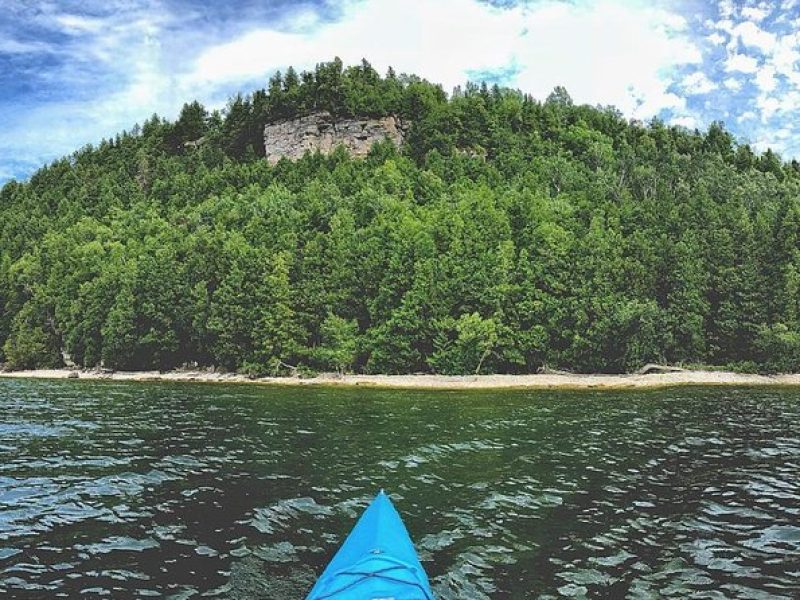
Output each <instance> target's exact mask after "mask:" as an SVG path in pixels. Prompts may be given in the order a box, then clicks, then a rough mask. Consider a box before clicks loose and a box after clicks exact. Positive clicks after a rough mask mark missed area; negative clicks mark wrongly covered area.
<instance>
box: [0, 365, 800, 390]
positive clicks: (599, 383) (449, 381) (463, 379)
mask: <svg viewBox="0 0 800 600" xmlns="http://www.w3.org/2000/svg"><path fill="white" fill-rule="evenodd" d="M76 374H77V375H76ZM0 377H6V378H37V379H69V378H73V379H74V378H78V379H88V380H112V381H166V382H205V383H251V384H268V385H291V386H302V385H312V386H313V385H336V386H351V387H355V386H359V387H380V388H415V389H445V390H446V389H452V390H457V389H503V388H528V389H624V388H637V389H638V388H657V387H667V386H677V385H800V374H791V375H771V376H767V375H748V374H740V373H731V372H727V371H678V372H673V373H656V374H648V375H635V374H631V375H571V374H552V375H551V374H546V375H544V374H543V375H462V376H444V375H343V376H338V375H335V374H323V375H319V376H316V377H310V378H306V379H301V378H298V377H259V378H256V379H251V378H250V377H247V376H245V375H238V374H234V373H209V372H206V371H168V372H163V373H162V372H159V371H114V372H101V371H96V370H85V371H76V370H70V369H36V370H29V371H9V372H2V373H0Z"/></svg>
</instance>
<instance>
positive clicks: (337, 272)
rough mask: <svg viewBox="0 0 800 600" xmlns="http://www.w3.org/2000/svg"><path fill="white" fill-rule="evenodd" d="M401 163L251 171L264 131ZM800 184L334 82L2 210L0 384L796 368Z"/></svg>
mask: <svg viewBox="0 0 800 600" xmlns="http://www.w3.org/2000/svg"><path fill="white" fill-rule="evenodd" d="M317 110H328V111H330V112H332V113H334V114H336V115H342V116H347V115H385V114H396V115H399V116H400V117H401V118H402V119H403V121H404V122H405V123H407V124H408V127H409V128H408V131H407V135H406V143H405V144H403V147H401V148H396V147H394V146H393V145H392V144H391V143H390V142H384V143H380V144H376V145H375V146H374V147H373V149H372V151H371V152H370V154H369V156H368V157H367V158H365V159H363V160H358V159H352V158H350V157H349V156H348V155H347V153H346V152H345V151H344V150H343V149H341V148H340V149H339V150H337V151H336V152H334V153H332V154H331V155H329V156H321V155H320V154H319V153H317V154H310V153H309V154H306V156H305V157H304V158H303V159H302V160H299V161H297V162H289V161H287V160H285V159H283V160H281V161H280V162H279V163H278V164H277V165H275V166H270V165H269V164H268V163H267V161H266V160H264V159H263V154H264V149H263V144H262V139H261V137H262V131H263V126H264V124H265V123H266V122H269V121H272V120H275V119H280V118H285V117H289V116H293V115H298V114H305V113H308V112H312V111H317ZM799 192H800V166H798V164H797V163H796V162H794V161H792V162H791V163H784V162H782V161H781V159H780V158H779V157H778V156H777V155H776V154H775V153H773V152H771V151H767V152H766V153H763V154H758V153H754V152H753V151H752V150H751V148H750V147H749V146H748V145H746V144H740V143H737V142H736V141H735V140H734V139H733V138H732V136H731V135H730V134H729V133H727V132H726V131H725V129H724V128H723V127H722V126H721V125H720V124H714V125H712V126H711V127H710V128H709V129H708V130H707V131H705V132H698V131H688V130H686V129H684V128H680V127H672V126H667V125H665V124H664V123H662V122H659V121H657V120H654V121H652V122H650V123H647V124H642V123H639V122H631V121H629V120H627V119H625V118H623V116H622V115H621V114H620V113H619V112H618V111H617V110H615V109H613V108H597V107H590V106H577V105H574V104H573V103H572V101H571V99H570V97H569V95H568V94H567V92H566V91H565V90H563V89H560V88H557V89H556V90H554V92H553V93H552V94H551V95H550V97H548V98H547V99H546V100H544V101H538V100H536V99H534V98H531V97H530V96H528V95H525V94H523V93H521V92H519V91H514V90H510V89H503V88H499V87H497V86H494V87H488V86H486V85H473V84H469V85H466V86H465V87H464V88H463V89H456V90H454V91H453V93H452V94H451V95H450V96H448V95H447V94H446V93H445V92H444V91H443V90H442V89H441V87H440V86H437V85H435V84H432V83H429V82H427V81H425V80H422V79H420V78H418V77H414V76H406V75H402V76H400V75H396V74H395V73H394V72H392V71H389V73H388V74H387V75H386V76H385V77H381V76H380V75H379V74H378V73H377V72H376V71H375V70H374V69H373V68H372V67H371V66H370V65H369V64H368V63H366V62H364V63H363V64H361V65H358V66H351V67H346V68H344V67H343V65H342V63H341V62H340V61H339V60H338V59H337V60H335V61H333V62H330V63H325V64H320V65H318V66H317V68H316V69H315V70H314V71H313V72H304V73H300V74H298V73H297V72H296V71H294V70H292V69H289V70H288V71H287V72H286V73H285V74H283V75H281V74H277V75H275V76H274V77H272V78H271V79H270V81H269V82H268V85H267V87H266V89H264V90H258V91H256V92H254V93H253V94H252V95H249V96H246V97H243V96H236V97H235V98H233V99H232V100H231V101H230V102H229V104H228V106H227V108H226V109H225V110H224V111H221V112H219V111H214V112H208V111H207V110H206V109H204V107H203V106H201V105H200V104H199V103H197V102H193V103H191V104H186V105H185V106H184V108H183V110H182V111H181V113H180V116H179V118H178V119H177V120H176V121H175V122H169V121H166V120H163V119H161V118H158V117H156V116H154V117H152V118H151V119H149V120H148V121H147V122H146V123H144V124H143V125H142V126H141V127H138V126H137V127H135V128H134V129H133V130H132V131H129V132H125V133H122V134H120V135H118V136H117V137H115V138H114V139H112V140H105V141H103V142H101V143H100V144H99V145H97V146H90V147H86V148H83V149H82V150H80V151H78V152H76V153H75V154H73V155H72V156H70V157H67V158H63V159H61V160H58V161H56V162H55V163H53V164H51V165H49V166H47V167H44V168H42V169H40V170H39V171H38V172H36V173H35V174H34V175H33V176H32V177H31V178H30V180H29V181H27V182H24V183H19V182H10V183H8V184H6V185H5V186H4V187H3V188H2V191H1V192H0V228H2V239H1V240H0V282H1V283H0V305H1V306H2V307H3V313H2V316H1V317H0V345H2V356H0V360H2V361H4V362H5V363H6V365H7V366H9V367H12V368H24V367H49V366H59V365H62V364H63V361H64V356H65V355H66V356H68V357H69V358H70V359H71V361H74V363H76V364H78V365H82V366H86V367H90V366H99V365H103V366H105V367H107V368H115V369H152V368H158V369H167V368H172V367H176V366H180V365H183V364H186V363H190V364H194V363H197V364H199V365H204V366H211V365H213V366H217V367H220V368H225V369H229V370H237V371H242V372H247V373H252V374H272V373H275V374H280V373H287V372H289V371H290V370H292V367H299V368H301V369H308V370H342V371H355V372H370V373H407V372H417V371H424V372H437V373H474V372H513V373H518V372H535V371H536V370H537V369H539V368H540V367H542V366H547V367H551V368H566V369H571V370H575V371H601V372H620V371H628V370H631V369H634V368H636V367H638V366H640V365H641V364H643V363H645V362H651V361H659V362H669V363H684V364H698V363H703V364H714V365H726V366H733V367H734V368H738V369H746V370H765V371H792V370H797V368H798V364H799V361H800V193H799Z"/></svg>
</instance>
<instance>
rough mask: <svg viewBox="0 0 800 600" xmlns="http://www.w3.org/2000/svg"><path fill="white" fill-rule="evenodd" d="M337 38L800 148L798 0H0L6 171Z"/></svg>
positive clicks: (411, 65) (0, 176) (385, 54)
mask: <svg viewBox="0 0 800 600" xmlns="http://www.w3.org/2000/svg"><path fill="white" fill-rule="evenodd" d="M335 56H339V57H340V58H341V59H342V60H343V61H344V63H345V64H354V63H358V62H360V61H361V59H362V58H366V59H367V60H368V61H369V62H370V63H372V65H373V66H374V67H375V68H376V69H378V70H379V71H381V72H385V71H386V69H387V68H388V67H389V66H390V65H391V66H393V67H394V69H395V70H396V71H397V72H399V73H403V72H404V73H414V74H417V75H421V76H423V77H425V78H427V79H429V80H431V81H434V82H437V83H441V84H442V85H443V86H444V88H445V90H447V91H450V90H452V88H453V87H454V86H456V85H459V84H464V83H465V82H466V81H468V80H471V81H480V80H486V81H488V82H490V83H494V82H497V83H499V84H501V85H507V86H511V87H515V88H519V89H521V90H523V91H525V92H528V93H531V94H532V95H533V96H534V97H537V98H540V99H544V98H546V96H547V95H548V94H549V93H550V91H551V90H552V89H553V88H554V87H555V86H558V85H563V86H564V87H566V89H567V90H568V91H569V93H570V95H571V96H572V98H573V100H575V102H577V103H587V104H592V105H604V106H605V105H613V106H616V107H617V108H619V109H620V110H621V111H622V113H623V114H624V115H626V116H627V117H629V118H635V119H640V120H647V119H650V118H652V117H659V118H661V119H663V120H664V121H666V122H668V123H672V124H676V125H681V126H684V127H687V128H690V129H694V128H700V129H703V128H705V127H707V126H708V125H709V124H710V123H711V122H713V121H723V122H724V123H725V125H726V127H727V128H728V129H729V130H730V131H732V132H733V133H734V135H735V136H736V137H737V139H739V140H740V141H742V142H747V143H750V144H752V145H753V146H754V147H755V148H756V149H758V150H760V151H763V150H766V149H767V148H768V147H771V148H773V149H774V150H776V151H778V152H779V153H780V154H781V155H782V156H783V157H784V158H800V0H772V1H750V0H649V1H647V0H642V1H640V0H307V1H303V0H301V1H293V0H243V1H235V0H230V1H226V2H205V1H202V2H201V1H196V0H195V1H192V0H141V1H135V0H79V1H76V0H62V1H55V0H2V2H0V183H2V182H4V181H7V180H9V179H11V178H16V179H25V178H26V177H28V176H29V175H30V174H31V173H32V172H33V171H35V170H36V169H37V168H38V167H40V166H41V165H43V164H45V163H47V162H50V161H52V160H54V159H56V158H59V157H61V156H64V155H67V154H70V153H72V152H73V151H75V150H77V149H78V148H80V147H82V146H84V145H85V144H88V143H97V142H99V141H100V140H101V139H102V138H104V137H112V136H113V135H114V134H116V133H118V132H120V131H122V130H129V129H131V128H132V126H133V125H134V124H135V123H141V122H143V121H144V120H145V119H147V118H148V117H149V116H151V115H152V114H153V113H158V114H159V115H162V116H165V117H168V118H174V117H175V116H176V115H177V114H178V112H179V110H180V108H181V106H182V105H183V103H184V102H187V101H191V100H194V99H198V100H200V101H201V102H203V103H204V104H205V105H206V106H207V107H209V108H223V107H224V106H225V103H226V101H227V99H228V98H230V97H231V96H232V95H234V94H235V93H237V92H240V91H241V92H245V93H246V92H250V91H252V90H254V89H257V88H261V87H264V85H265V84H266V81H267V80H268V78H269V76H270V75H271V74H272V73H274V72H275V71H276V70H285V69H286V67H287V66H289V65H293V66H295V68H297V69H298V70H302V69H303V68H313V66H314V65H315V64H316V63H317V62H321V61H327V60H331V59H332V58H333V57H335Z"/></svg>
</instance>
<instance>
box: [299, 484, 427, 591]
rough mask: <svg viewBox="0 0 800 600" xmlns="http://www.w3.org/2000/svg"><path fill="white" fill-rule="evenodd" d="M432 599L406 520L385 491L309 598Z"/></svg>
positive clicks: (345, 542)
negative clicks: (405, 523) (404, 521)
mask: <svg viewBox="0 0 800 600" xmlns="http://www.w3.org/2000/svg"><path fill="white" fill-rule="evenodd" d="M326 599H331V600H356V599H358V600H433V593H432V592H431V588H430V584H429V582H428V576H427V575H426V574H425V570H424V569H423V568H422V565H421V564H420V562H419V558H418V557H417V552H416V550H415V549H414V544H413V543H412V541H411V538H410V537H409V535H408V531H407V530H406V527H405V525H403V521H402V519H401V518H400V515H399V514H398V513H397V510H396V509H395V508H394V506H393V505H392V502H391V500H389V497H388V496H387V495H386V493H385V492H384V491H383V490H381V491H380V492H379V493H378V495H377V496H376V497H375V499H374V500H373V501H372V503H371V504H370V505H369V506H368V507H367V509H366V510H365V511H364V513H363V514H362V515H361V517H360V518H359V520H358V522H357V523H356V524H355V526H354V527H353V530H352V531H351V532H350V534H349V535H348V536H347V539H345V541H344V543H343V544H342V546H341V547H340V548H339V550H338V551H337V552H336V554H335V555H334V557H333V559H332V560H331V562H330V563H329V564H328V566H327V567H326V568H325V570H324V571H323V573H322V575H321V576H320V578H319V579H318V580H317V583H316V584H315V585H314V587H313V588H312V589H311V592H310V593H309V595H308V596H307V598H306V600H326Z"/></svg>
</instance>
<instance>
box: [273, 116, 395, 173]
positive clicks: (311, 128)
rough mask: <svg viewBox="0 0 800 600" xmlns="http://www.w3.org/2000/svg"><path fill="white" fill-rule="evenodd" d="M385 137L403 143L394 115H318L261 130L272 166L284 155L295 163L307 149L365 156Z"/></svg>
mask: <svg viewBox="0 0 800 600" xmlns="http://www.w3.org/2000/svg"><path fill="white" fill-rule="evenodd" d="M386 138H389V139H390V140H392V141H393V142H394V143H395V144H397V145H398V146H399V145H400V144H402V143H403V138H404V132H403V126H402V124H401V123H400V120H399V119H398V118H397V117H395V116H391V115H390V116H386V117H379V118H362V119H337V118H335V117H333V115H331V114H330V113H327V112H318V113H313V114H310V115H306V116H304V117H297V118H295V119H288V120H285V121H277V122H275V123H268V124H267V125H266V126H265V127H264V149H265V150H266V155H267V160H268V161H269V162H270V163H271V164H275V163H276V162H278V161H279V160H280V159H281V158H282V157H284V156H285V157H286V158H289V159H291V160H296V159H298V158H300V157H301V156H303V154H304V153H305V151H306V150H311V151H312V152H313V151H315V150H319V151H320V152H322V153H323V154H327V153H328V152H331V151H332V150H333V149H334V148H336V146H339V145H342V146H344V147H345V148H346V149H347V150H348V151H349V152H350V153H351V154H352V155H353V156H364V155H366V154H367V152H369V149H370V148H371V147H372V144H374V143H375V142H377V141H380V140H383V139H386Z"/></svg>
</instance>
